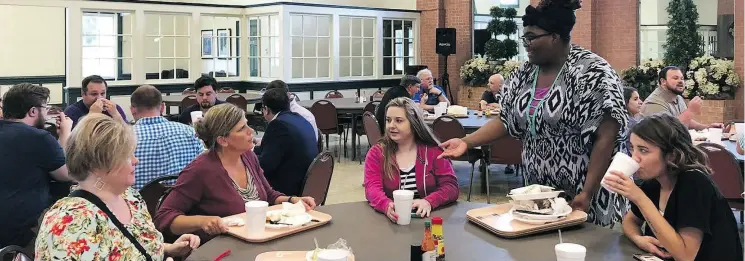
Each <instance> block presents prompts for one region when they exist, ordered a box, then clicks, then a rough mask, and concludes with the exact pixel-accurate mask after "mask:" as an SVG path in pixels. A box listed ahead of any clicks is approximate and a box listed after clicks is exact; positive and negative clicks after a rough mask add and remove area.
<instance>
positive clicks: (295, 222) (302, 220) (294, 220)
mask: <svg viewBox="0 0 745 261" xmlns="http://www.w3.org/2000/svg"><path fill="white" fill-rule="evenodd" d="M281 211H282V210H271V211H267V212H266V216H267V217H268V216H269V215H271V214H273V213H277V212H281ZM311 220H313V217H312V216H311V215H310V214H308V213H303V214H301V215H297V216H292V217H283V218H282V220H281V221H280V222H282V223H287V224H290V225H284V224H269V223H268V222H267V223H266V224H265V225H266V227H267V228H274V229H278V228H290V227H299V226H302V225H305V224H307V223H309V222H310V221H311Z"/></svg>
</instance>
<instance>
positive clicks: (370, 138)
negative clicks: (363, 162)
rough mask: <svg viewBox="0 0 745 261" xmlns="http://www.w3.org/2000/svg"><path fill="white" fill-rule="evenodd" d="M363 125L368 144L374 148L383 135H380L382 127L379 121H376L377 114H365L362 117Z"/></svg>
mask: <svg viewBox="0 0 745 261" xmlns="http://www.w3.org/2000/svg"><path fill="white" fill-rule="evenodd" d="M362 125H363V126H364V129H365V133H366V134H367V135H366V136H367V143H368V144H370V146H373V145H375V144H377V143H378V141H379V140H380V138H382V137H383V134H382V133H380V126H379V125H378V121H377V120H375V114H373V113H372V112H369V111H368V112H365V114H364V115H362Z"/></svg>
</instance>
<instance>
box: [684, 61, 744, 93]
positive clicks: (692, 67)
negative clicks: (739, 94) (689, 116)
mask: <svg viewBox="0 0 745 261" xmlns="http://www.w3.org/2000/svg"><path fill="white" fill-rule="evenodd" d="M734 67H735V65H734V62H733V61H730V60H726V59H716V58H714V57H712V56H709V55H705V56H701V57H696V58H695V59H693V60H692V61H691V63H690V64H689V65H688V71H687V72H686V78H687V79H686V88H685V91H684V93H683V96H685V97H687V98H691V97H693V96H702V97H704V98H706V99H732V98H734V95H735V92H736V91H737V87H738V86H739V84H740V77H739V76H738V75H737V73H736V72H735V70H734Z"/></svg>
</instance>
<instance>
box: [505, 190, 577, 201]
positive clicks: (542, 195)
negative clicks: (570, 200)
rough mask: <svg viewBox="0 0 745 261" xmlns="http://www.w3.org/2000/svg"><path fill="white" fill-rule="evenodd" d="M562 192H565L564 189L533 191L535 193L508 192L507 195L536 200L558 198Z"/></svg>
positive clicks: (513, 197) (515, 198) (518, 198)
mask: <svg viewBox="0 0 745 261" xmlns="http://www.w3.org/2000/svg"><path fill="white" fill-rule="evenodd" d="M561 192H564V191H563V190H559V191H549V192H540V193H533V194H515V195H512V194H508V195H507V196H508V197H510V198H512V199H514V200H536V199H548V198H556V197H558V196H559V194H561Z"/></svg>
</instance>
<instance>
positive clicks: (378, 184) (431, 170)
mask: <svg viewBox="0 0 745 261" xmlns="http://www.w3.org/2000/svg"><path fill="white" fill-rule="evenodd" d="M385 110H386V113H385V119H379V120H385V135H384V136H383V138H382V139H381V140H380V141H379V142H378V144H376V145H375V146H373V147H372V149H370V151H369V152H368V153H367V158H366V159H365V197H367V201H369V202H370V206H372V207H373V208H375V210H377V211H380V212H382V213H385V214H386V216H388V218H389V219H391V220H392V221H394V222H395V221H396V220H397V219H398V215H410V213H396V212H395V210H394V208H393V200H392V198H393V191H394V190H397V189H405V190H412V191H414V203H413V206H412V212H413V211H414V210H416V214H417V215H419V216H421V217H427V216H429V213H430V212H431V211H432V209H433V208H437V207H439V206H442V205H444V204H447V203H450V202H453V201H455V200H457V199H458V195H459V192H458V179H457V178H456V177H455V173H454V171H453V165H452V163H451V162H450V160H448V159H437V156H439V155H440V154H441V153H442V150H441V149H440V148H439V147H438V145H439V144H440V142H439V141H438V139H437V138H436V137H435V135H433V134H432V131H431V130H430V129H429V127H427V125H426V124H425V123H424V120H423V117H422V113H421V111H420V110H419V109H418V108H417V105H416V103H414V101H412V100H411V99H409V98H396V99H393V100H391V101H390V102H389V103H388V105H387V106H386V108H385Z"/></svg>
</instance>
